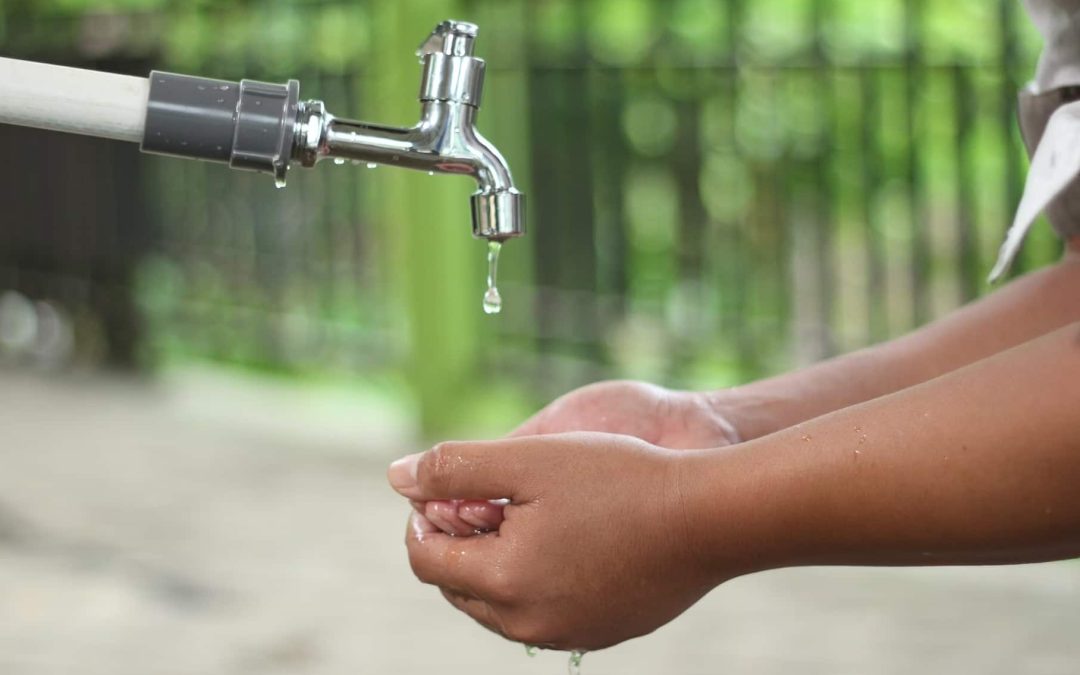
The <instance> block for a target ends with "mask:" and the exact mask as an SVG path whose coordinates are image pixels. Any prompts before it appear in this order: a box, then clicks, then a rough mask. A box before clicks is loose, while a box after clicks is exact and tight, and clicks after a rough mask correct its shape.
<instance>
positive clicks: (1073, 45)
mask: <svg viewBox="0 0 1080 675" xmlns="http://www.w3.org/2000/svg"><path fill="white" fill-rule="evenodd" d="M1024 6H1025V7H1026V8H1027V11H1028V14H1030V15H1031V20H1032V22H1034V24H1035V27H1036V28H1038V29H1039V32H1040V33H1041V34H1042V36H1043V40H1044V42H1045V45H1044V49H1043V53H1042V58H1040V59H1039V68H1038V70H1037V71H1036V73H1035V87H1036V90H1037V93H1042V92H1045V91H1049V90H1051V89H1057V88H1058V87H1066V86H1074V85H1080V0H1024Z"/></svg>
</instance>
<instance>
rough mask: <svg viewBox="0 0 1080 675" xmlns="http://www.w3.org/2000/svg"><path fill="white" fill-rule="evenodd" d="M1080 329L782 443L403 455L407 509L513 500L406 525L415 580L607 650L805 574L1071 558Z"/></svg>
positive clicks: (1078, 497) (1076, 531) (1078, 524)
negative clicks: (497, 518)
mask: <svg viewBox="0 0 1080 675" xmlns="http://www.w3.org/2000/svg"><path fill="white" fill-rule="evenodd" d="M1078 420H1080V323H1074V324H1072V325H1070V326H1068V327H1066V328H1062V329H1059V330H1058V331H1055V332H1053V333H1050V334H1048V335H1045V336H1043V337H1040V338H1037V339H1035V340H1033V341H1031V342H1029V343H1026V344H1024V345H1022V346H1019V347H1016V348H1013V349H1010V350H1007V351H1004V352H1002V353H1000V354H997V355H995V356H992V357H990V358H988V359H985V360H983V361H980V362H978V363H975V364H972V365H970V366H968V367H965V368H962V369H959V370H956V371H954V372H952V373H949V374H947V375H944V376H942V377H939V378H935V379H933V380H931V381H929V382H926V383H924V384H922V385H918V386H915V387H912V388H909V389H906V390H904V391H902V392H899V393H896V394H892V395H889V396H884V397H881V398H878V399H875V400H873V401H871V402H868V403H864V404H861V405H857V406H854V407H851V408H847V409H844V410H841V411H839V412H836V413H833V414H830V415H827V416H825V417H822V418H819V419H815V420H813V421H811V422H807V423H805V424H803V425H802V426H801V427H794V428H791V429H788V430H785V431H782V432H780V433H777V434H773V435H771V436H768V437H765V438H762V439H759V440H757V441H753V442H750V443H745V444H742V445H736V446H731V447H726V448H719V449H716V450H704V451H697V452H694V451H691V452H674V451H667V450H661V449H659V448H656V447H654V446H649V445H648V444H645V443H643V442H642V441H640V440H638V439H632V438H628V437H624V436H613V435H605V434H568V435H560V436H545V437H531V438H519V439H509V440H503V441H498V442H494V443H463V444H444V445H442V446H439V447H438V448H436V449H435V450H433V451H431V452H428V453H424V454H423V455H418V456H414V457H410V458H408V459H406V460H402V461H401V462H399V463H397V464H395V465H394V466H393V467H392V468H391V471H390V480H391V483H392V484H393V485H394V486H395V488H396V489H397V490H398V491H399V492H400V493H401V494H403V495H404V496H406V497H408V498H410V499H414V500H432V499H464V498H470V497H472V498H481V499H493V498H497V497H500V496H502V497H507V498H509V499H510V500H511V503H510V505H509V506H507V507H506V519H505V522H503V523H502V524H501V526H500V527H499V530H498V532H497V533H495V532H493V533H490V534H487V535H483V536H478V537H467V538H454V537H450V536H447V535H445V534H443V533H441V532H440V531H439V530H438V529H437V528H435V527H434V526H432V525H431V524H430V523H428V522H427V521H426V520H425V519H423V518H422V517H421V516H419V515H417V516H414V518H413V521H412V529H411V530H410V532H409V535H408V537H407V543H408V547H409V555H410V561H411V562H412V565H413V569H414V570H415V571H416V573H417V575H418V576H419V577H420V578H421V579H422V580H424V581H426V582H428V583H432V584H436V585H438V586H439V587H441V589H442V590H443V594H444V595H445V596H446V597H447V598H448V599H449V600H450V602H451V603H453V604H454V605H455V606H456V607H458V608H459V609H461V610H462V611H464V612H466V613H468V614H469V615H470V616H472V617H474V618H475V619H477V620H478V621H480V622H481V623H483V624H484V625H486V626H488V627H490V628H492V629H493V630H496V631H498V632H500V633H502V634H503V635H506V636H508V637H510V638H512V639H515V640H519V641H523V642H527V643H529V644H539V645H546V646H552V647H558V648H563V649H597V648H602V647H605V646H610V645H613V644H616V643H618V642H621V641H623V640H626V639H629V638H632V637H635V636H638V635H644V634H646V633H648V632H651V631H652V630H655V629H656V628H658V627H659V626H661V625H663V624H665V623H667V622H668V621H670V620H672V619H673V618H675V617H676V616H678V615H679V614H680V613H681V612H683V611H684V610H685V609H687V608H688V607H690V606H691V605H692V604H694V603H695V602H696V601H697V600H698V599H700V598H701V597H702V596H703V595H705V594H706V593H708V592H709V591H710V590H711V589H712V588H713V587H715V586H716V585H718V584H720V583H723V582H724V581H726V580H728V579H731V578H733V577H736V576H739V575H742V574H748V573H752V572H756V571H761V570H766V569H772V568H778V567H787V566H795V565H821V564H832V565H940V564H991V563H994V564H997V563H1021V562H1037V561H1043V560H1050V559H1059V558H1067V557H1072V556H1077V555H1080V490H1078V489H1077V486H1078V485H1080V424H1078Z"/></svg>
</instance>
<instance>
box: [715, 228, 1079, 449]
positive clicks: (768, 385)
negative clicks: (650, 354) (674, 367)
mask: <svg viewBox="0 0 1080 675" xmlns="http://www.w3.org/2000/svg"><path fill="white" fill-rule="evenodd" d="M1075 249H1080V246H1076V247H1075V248H1074V250H1072V251H1071V252H1070V253H1069V254H1068V255H1067V256H1066V257H1065V259H1064V260H1063V261H1062V262H1061V263H1059V264H1057V265H1055V266H1053V267H1051V268H1048V269H1045V270H1042V271H1039V272H1036V273H1034V274H1030V275H1028V276H1026V277H1023V278H1021V279H1019V280H1017V281H1015V282H1013V283H1012V284H1009V285H1008V286H1006V287H1005V288H1002V289H1001V290H999V291H998V292H996V293H994V294H992V295H990V296H988V297H986V298H984V299H983V300H981V301H979V302H976V303H973V304H971V305H969V306H967V307H965V308H963V309H961V310H959V311H957V312H954V313H953V314H951V315H949V316H948V317H946V318H944V319H942V320H940V321H937V322H935V323H933V324H930V325H928V326H926V327H924V328H922V329H920V330H918V331H915V332H913V333H911V334H909V335H907V336H905V337H902V338H900V339H897V340H893V341H891V342H888V343H884V344H882V345H878V346H876V347H872V348H869V349H865V350H861V351H858V352H854V353H852V354H848V355H846V356H842V357H839V358H836V359H833V360H831V361H827V362H824V363H821V364H818V365H815V366H812V367H810V368H806V369H804V370H801V371H797V372H794V373H790V374H787V375H783V376H780V377H776V378H772V379H769V380H763V381H761V382H756V383H753V384H750V385H746V386H743V387H738V388H735V389H729V390H724V391H720V392H716V393H713V394H711V395H709V397H710V402H711V403H712V405H713V407H715V408H716V409H717V410H718V411H720V412H721V413H722V414H723V415H724V416H725V417H726V418H727V419H730V420H732V421H733V423H734V424H735V426H736V428H737V431H738V434H739V437H740V438H741V440H743V441H748V440H753V439H755V438H760V437H762V436H765V435H768V434H770V433H773V432H776V431H779V430H781V429H785V428H788V427H790V426H792V425H795V424H798V423H799V422H803V421H806V420H809V419H813V418H815V417H819V416H821V415H824V414H826V413H829V412H832V411H834V410H840V409H841V408H845V407H848V406H851V405H854V404H857V403H862V402H864V401H869V400H871V399H874V398H877V397H879V396H884V395H886V394H891V393H893V392H896V391H900V390H901V389H906V388H908V387H911V386H914V385H916V384H919V383H922V382H926V381H927V380H930V379H933V378H935V377H938V376H939V375H942V374H944V373H948V372H951V371H953V370H956V369H958V368H962V367H963V366H966V365H968V364H971V363H974V362H976V361H979V360H981V359H984V358H986V357H988V356H990V355H993V354H996V353H998V352H1001V351H1004V350H1006V349H1009V348H1011V347H1014V346H1016V345H1019V344H1023V343H1024V342H1027V341H1028V340H1031V339H1033V338H1035V337H1038V336H1040V335H1045V334H1046V333H1049V332H1051V331H1053V330H1056V329H1058V328H1060V327H1062V326H1065V325H1068V324H1069V323H1071V322H1073V321H1077V320H1080V300H1078V296H1077V294H1078V292H1080V251H1078V250H1075Z"/></svg>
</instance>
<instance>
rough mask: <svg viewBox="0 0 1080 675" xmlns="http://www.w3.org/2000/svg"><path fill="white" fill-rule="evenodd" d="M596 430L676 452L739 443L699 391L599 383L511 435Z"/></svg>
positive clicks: (728, 423)
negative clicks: (633, 438)
mask: <svg viewBox="0 0 1080 675" xmlns="http://www.w3.org/2000/svg"><path fill="white" fill-rule="evenodd" d="M572 431H596V432H601V433H608V434H619V435H622V436H633V437H635V438H640V439H641V440H643V441H645V442H646V443H651V444H652V445H656V446H659V447H661V448H671V449H673V450H691V449H697V450H700V449H705V448H717V447H721V446H725V445H732V444H735V443H738V442H739V434H738V431H737V430H736V428H735V425H734V423H733V421H732V420H731V419H729V417H728V416H727V415H725V414H724V413H723V412H722V411H721V410H719V409H718V407H717V406H715V405H713V404H712V403H711V402H710V401H709V399H708V398H707V396H706V395H704V394H701V393H698V392H688V391H675V390H672V389H665V388H664V387H659V386H656V385H653V384H647V383H645V382H631V381H614V382H600V383H598V384H592V385H589V386H587V387H582V388H581V389H578V390H576V391H572V392H570V393H569V394H566V395H565V396H563V397H561V398H559V399H556V400H555V401H554V402H553V403H551V404H550V405H548V406H547V407H546V408H544V409H543V410H541V411H540V412H538V413H537V414H536V415H534V416H533V417H532V418H531V419H529V420H528V421H526V422H525V423H524V424H522V425H521V426H520V427H518V428H517V429H516V430H514V432H513V433H512V434H511V436H514V437H517V436H539V435H544V434H562V433H567V432H572Z"/></svg>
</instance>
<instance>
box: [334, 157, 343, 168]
mask: <svg viewBox="0 0 1080 675" xmlns="http://www.w3.org/2000/svg"><path fill="white" fill-rule="evenodd" d="M344 163H345V159H344V158H342V157H335V158H334V164H337V165H338V166H341V165H343V164H344Z"/></svg>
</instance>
